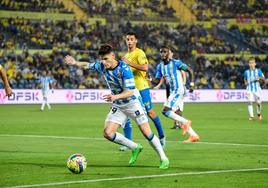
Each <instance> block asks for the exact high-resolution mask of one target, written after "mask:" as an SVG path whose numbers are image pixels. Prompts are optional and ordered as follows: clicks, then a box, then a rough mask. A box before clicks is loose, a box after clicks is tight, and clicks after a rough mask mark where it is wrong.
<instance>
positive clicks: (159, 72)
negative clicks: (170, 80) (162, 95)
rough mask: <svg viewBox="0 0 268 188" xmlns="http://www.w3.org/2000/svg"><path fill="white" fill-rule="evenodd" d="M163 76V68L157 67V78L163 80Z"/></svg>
mask: <svg viewBox="0 0 268 188" xmlns="http://www.w3.org/2000/svg"><path fill="white" fill-rule="evenodd" d="M162 76H163V75H162V72H161V66H160V64H158V65H157V67H156V72H155V78H156V79H159V80H160V79H161V78H162Z"/></svg>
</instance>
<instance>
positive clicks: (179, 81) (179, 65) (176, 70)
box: [155, 59, 188, 93]
mask: <svg viewBox="0 0 268 188" xmlns="http://www.w3.org/2000/svg"><path fill="white" fill-rule="evenodd" d="M187 67H188V65H186V64H185V63H183V62H182V61H181V60H177V59H171V60H170V61H169V62H168V64H166V65H165V64H164V62H160V63H159V64H158V65H157V67H156V74H155V78H157V79H161V77H162V76H163V77H164V78H165V79H166V81H167V83H168V84H169V85H170V92H179V93H185V91H186V88H185V86H184V82H183V78H182V74H181V71H180V70H185V71H186V70H187Z"/></svg>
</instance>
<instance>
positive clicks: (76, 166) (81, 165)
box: [67, 153, 87, 174]
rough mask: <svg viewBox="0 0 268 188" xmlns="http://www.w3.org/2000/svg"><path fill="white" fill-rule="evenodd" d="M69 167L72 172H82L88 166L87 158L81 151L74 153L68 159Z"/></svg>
mask: <svg viewBox="0 0 268 188" xmlns="http://www.w3.org/2000/svg"><path fill="white" fill-rule="evenodd" d="M67 167H68V169H69V170H70V171H71V172H73V173H75V174H80V173H82V172H83V171H84V170H85V169H86V168H87V159H86V158H85V157H84V156H83V155H82V154H80V153H76V154H73V155H71V156H70V157H69V158H68V160H67Z"/></svg>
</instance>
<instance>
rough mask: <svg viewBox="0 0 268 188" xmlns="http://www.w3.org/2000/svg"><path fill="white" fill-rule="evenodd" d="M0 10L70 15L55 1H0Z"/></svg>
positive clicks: (68, 11) (69, 11) (60, 3)
mask: <svg viewBox="0 0 268 188" xmlns="http://www.w3.org/2000/svg"><path fill="white" fill-rule="evenodd" d="M0 10H16V11H28V12H47V13H48V12H49V13H72V11H71V10H68V9H66V8H65V7H64V5H63V3H62V2H59V1H57V0H1V2H0Z"/></svg>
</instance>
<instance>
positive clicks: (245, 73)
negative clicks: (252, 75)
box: [244, 71, 248, 81]
mask: <svg viewBox="0 0 268 188" xmlns="http://www.w3.org/2000/svg"><path fill="white" fill-rule="evenodd" d="M244 80H246V81H248V77H247V71H245V72H244Z"/></svg>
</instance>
